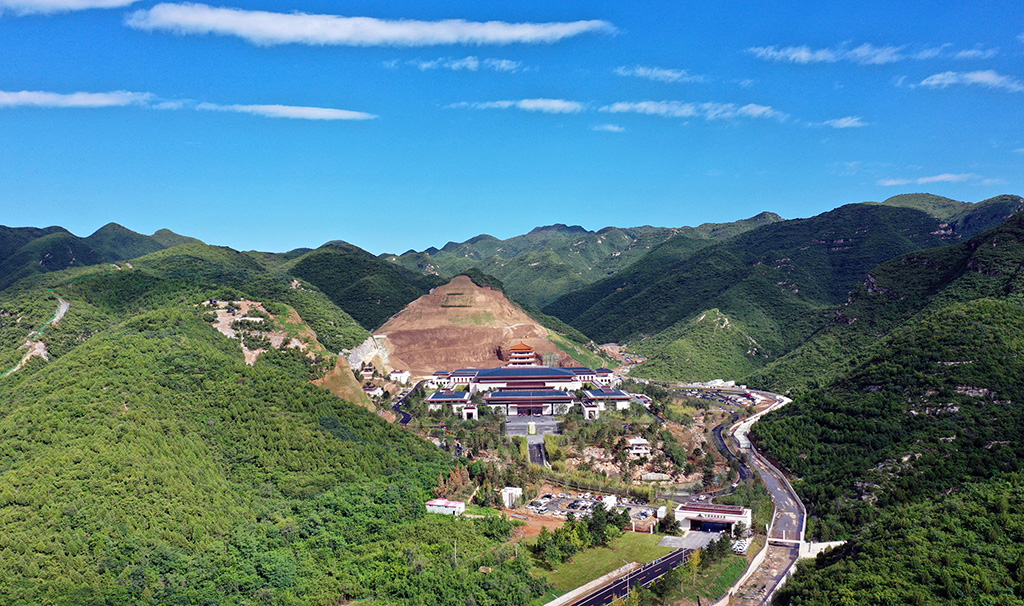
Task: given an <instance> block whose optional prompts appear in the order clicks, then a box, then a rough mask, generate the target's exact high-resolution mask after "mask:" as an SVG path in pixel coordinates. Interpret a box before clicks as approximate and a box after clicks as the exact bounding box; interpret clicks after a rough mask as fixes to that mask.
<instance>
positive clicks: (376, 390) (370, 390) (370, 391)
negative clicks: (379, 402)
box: [363, 385, 384, 398]
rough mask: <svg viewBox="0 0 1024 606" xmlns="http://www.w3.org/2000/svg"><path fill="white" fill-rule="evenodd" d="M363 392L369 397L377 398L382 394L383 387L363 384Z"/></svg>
mask: <svg viewBox="0 0 1024 606" xmlns="http://www.w3.org/2000/svg"><path fill="white" fill-rule="evenodd" d="M363 392H364V393H366V395H368V396H370V397H371V398H379V397H381V396H382V395H384V388H383V387H381V386H380V385H364V386H363Z"/></svg>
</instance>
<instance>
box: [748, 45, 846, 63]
mask: <svg viewBox="0 0 1024 606" xmlns="http://www.w3.org/2000/svg"><path fill="white" fill-rule="evenodd" d="M747 50H749V51H750V52H751V53H754V56H755V57H757V58H758V59H764V60H766V61H782V62H785V63H800V64H806V63H835V62H836V61H839V56H838V54H837V53H836V52H835V51H834V50H832V49H830V48H820V49H817V50H815V49H812V48H811V47H809V46H787V47H784V48H777V47H775V46H755V47H752V48H749V49H747Z"/></svg>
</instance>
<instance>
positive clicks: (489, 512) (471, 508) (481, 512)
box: [466, 503, 501, 517]
mask: <svg viewBox="0 0 1024 606" xmlns="http://www.w3.org/2000/svg"><path fill="white" fill-rule="evenodd" d="M466 513H467V514H469V515H474V516H485V517H492V516H500V515H501V512H500V511H498V510H497V509H494V508H493V507H480V506H479V505H473V504H472V503H466Z"/></svg>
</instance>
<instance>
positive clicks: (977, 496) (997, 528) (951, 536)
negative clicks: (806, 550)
mask: <svg viewBox="0 0 1024 606" xmlns="http://www.w3.org/2000/svg"><path fill="white" fill-rule="evenodd" d="M776 603H777V604H780V605H783V606H883V605H889V604H908V605H913V606H930V605H936V606H938V605H944V604H964V605H968V604H970V605H979V606H980V605H982V604H1000V605H1003V604H1005V605H1007V606H1013V605H1020V604H1024V482H1022V480H1021V477H1020V476H1019V475H1016V474H1014V475H1010V476H1007V477H1006V478H1000V479H998V480H992V481H990V482H985V483H980V484H969V485H967V486H964V487H963V489H962V490H958V491H957V492H955V493H954V494H952V495H949V496H945V497H942V498H940V499H936V500H935V501H929V502H924V503H918V504H914V505H906V506H900V507H897V508H895V509H893V510H892V511H889V512H886V513H884V514H883V515H880V516H878V517H877V518H876V519H874V520H872V522H871V523H870V524H869V525H868V526H867V528H866V529H865V530H864V532H862V533H860V534H859V535H858V536H857V537H856V538H854V539H853V540H852V541H850V542H849V543H848V544H846V545H844V546H843V547H841V548H839V549H837V550H835V551H833V552H831V553H828V554H825V555H821V556H819V557H818V559H817V560H816V561H812V562H809V563H806V564H801V566H800V569H799V571H798V573H797V575H796V576H794V577H793V578H792V579H791V580H790V581H789V582H788V583H787V584H786V586H785V587H784V588H783V590H782V591H781V592H780V594H779V596H778V598H777V599H776Z"/></svg>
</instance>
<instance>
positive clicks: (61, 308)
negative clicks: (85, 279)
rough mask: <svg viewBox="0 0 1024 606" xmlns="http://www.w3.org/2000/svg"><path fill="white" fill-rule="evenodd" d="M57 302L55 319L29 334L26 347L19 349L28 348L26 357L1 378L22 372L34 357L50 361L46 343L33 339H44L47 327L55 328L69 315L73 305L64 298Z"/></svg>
mask: <svg viewBox="0 0 1024 606" xmlns="http://www.w3.org/2000/svg"><path fill="white" fill-rule="evenodd" d="M57 302H58V303H57V311H56V313H54V314H53V317H52V318H50V319H49V320H47V321H46V322H44V323H43V325H42V326H40V327H39V330H33V331H32V332H30V333H29V334H28V340H27V341H25V344H24V345H22V346H21V347H19V348H18V349H22V348H28V352H27V353H26V354H25V355H24V356H22V358H21V361H20V362H18V364H17V365H15V366H14V367H13V368H10V369H8V370H7V372H5V373H4V374H2V375H0V378H2V377H6V376H8V375H12V374H14V373H16V372H18V371H19V370H21V369H22V368H24V367H25V364H28V361H29V360H30V359H31V358H32V357H33V356H39V357H41V358H42V359H44V360H49V359H50V354H49V353H48V352H47V351H46V343H44V342H43V340H42V339H37V340H35V341H33V340H32V338H33V337H35V336H39V337H42V335H43V331H45V330H46V327H47V326H53V325H55V324H57V323H58V322H60V321H61V319H62V318H63V317H64V315H65V314H67V313H68V310H69V309H71V303H69V302H67V301H65V300H64V299H63V298H62V297H59V296H58V297H57Z"/></svg>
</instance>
